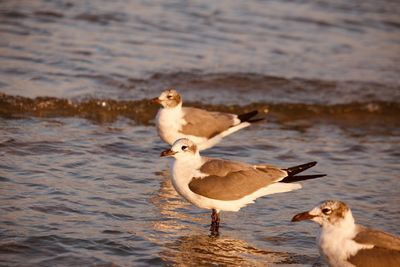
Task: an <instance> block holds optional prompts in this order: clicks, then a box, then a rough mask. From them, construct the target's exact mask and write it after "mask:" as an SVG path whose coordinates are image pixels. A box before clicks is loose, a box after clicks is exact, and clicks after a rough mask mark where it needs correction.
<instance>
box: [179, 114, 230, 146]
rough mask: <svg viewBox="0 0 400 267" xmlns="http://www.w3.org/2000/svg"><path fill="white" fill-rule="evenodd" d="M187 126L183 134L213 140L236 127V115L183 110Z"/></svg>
mask: <svg viewBox="0 0 400 267" xmlns="http://www.w3.org/2000/svg"><path fill="white" fill-rule="evenodd" d="M182 110H183V112H184V116H183V119H184V120H185V121H186V124H185V125H183V126H182V129H181V132H182V133H184V134H187V135H194V136H201V137H207V138H211V137H213V136H216V135H217V134H219V133H221V132H223V131H225V130H227V129H229V128H230V127H232V126H233V125H234V119H235V116H236V115H234V114H229V113H220V112H210V111H206V110H202V109H198V108H189V107H184V108H182Z"/></svg>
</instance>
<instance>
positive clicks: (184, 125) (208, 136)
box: [152, 89, 263, 150]
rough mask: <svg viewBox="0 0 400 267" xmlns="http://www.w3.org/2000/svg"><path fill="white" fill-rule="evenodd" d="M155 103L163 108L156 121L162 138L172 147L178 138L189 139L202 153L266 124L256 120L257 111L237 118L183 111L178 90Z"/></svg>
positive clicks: (219, 113) (194, 110) (205, 111)
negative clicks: (238, 133) (230, 138)
mask: <svg viewBox="0 0 400 267" xmlns="http://www.w3.org/2000/svg"><path fill="white" fill-rule="evenodd" d="M152 101H153V102H155V103H158V104H160V105H161V106H162V107H161V108H160V109H159V111H158V113H157V117H156V126H157V131H158V135H159V136H160V138H161V139H162V140H163V141H164V142H166V143H167V144H170V145H172V144H173V143H174V142H175V141H176V140H177V139H179V138H189V139H190V140H192V141H193V142H195V143H196V144H197V147H198V149H199V150H203V149H207V148H210V147H212V146H214V145H216V144H217V143H219V142H220V141H221V140H222V139H223V138H224V137H225V136H228V135H230V134H232V133H234V132H236V131H238V130H240V129H243V128H245V127H248V126H249V125H250V124H251V123H253V122H257V121H260V120H263V118H259V117H257V115H258V113H259V112H258V111H257V110H254V111H251V112H249V113H245V114H241V115H236V114H231V113H222V112H211V111H207V110H204V109H199V108H193V107H182V96H181V95H180V94H179V93H178V92H177V91H176V90H175V89H168V90H165V91H164V92H162V93H161V95H160V96H159V97H156V98H154V99H153V100H152Z"/></svg>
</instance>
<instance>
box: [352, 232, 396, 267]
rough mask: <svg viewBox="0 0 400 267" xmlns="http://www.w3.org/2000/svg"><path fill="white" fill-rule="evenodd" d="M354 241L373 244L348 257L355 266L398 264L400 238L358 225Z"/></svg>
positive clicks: (367, 266)
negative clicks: (369, 247) (371, 246)
mask: <svg viewBox="0 0 400 267" xmlns="http://www.w3.org/2000/svg"><path fill="white" fill-rule="evenodd" d="M358 231H359V232H358V234H357V235H356V236H355V238H354V241H356V242H357V243H361V244H370V245H374V247H373V248H371V249H361V250H360V251H358V252H357V254H355V255H354V256H352V257H350V258H349V259H348V261H349V262H351V263H352V264H354V265H355V266H366V267H369V266H371V267H372V266H378V267H379V266H389V267H390V266H400V238H398V237H396V236H393V235H390V234H388V233H385V232H382V231H379V230H374V229H368V228H365V227H362V226H358Z"/></svg>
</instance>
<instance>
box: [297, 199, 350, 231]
mask: <svg viewBox="0 0 400 267" xmlns="http://www.w3.org/2000/svg"><path fill="white" fill-rule="evenodd" d="M304 220H311V221H314V222H316V223H318V224H319V225H321V226H322V227H324V226H335V225H340V224H341V223H342V222H344V221H345V220H346V221H347V220H350V223H351V222H352V223H354V220H353V217H352V215H351V210H350V208H349V207H348V206H347V205H346V204H345V203H344V202H341V201H338V200H327V201H324V202H323V203H322V204H321V205H319V206H317V207H315V208H313V209H312V210H310V211H305V212H302V213H299V214H296V215H295V216H294V217H293V218H292V222H298V221H304Z"/></svg>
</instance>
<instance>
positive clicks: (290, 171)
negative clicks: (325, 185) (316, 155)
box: [285, 161, 317, 176]
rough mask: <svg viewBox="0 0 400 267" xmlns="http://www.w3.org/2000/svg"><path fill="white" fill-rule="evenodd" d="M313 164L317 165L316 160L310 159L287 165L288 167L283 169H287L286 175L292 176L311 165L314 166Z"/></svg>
mask: <svg viewBox="0 0 400 267" xmlns="http://www.w3.org/2000/svg"><path fill="white" fill-rule="evenodd" d="M315 165H317V162H316V161H311V162H308V163H305V164H301V165H297V166H293V167H289V168H287V169H285V171H287V173H288V176H294V175H296V174H298V173H301V172H303V171H305V170H307V169H309V168H311V167H314V166H315Z"/></svg>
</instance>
